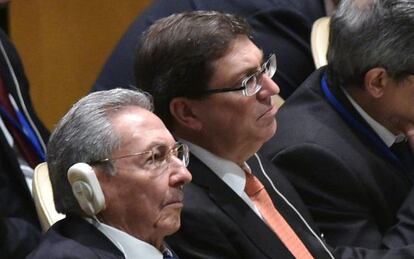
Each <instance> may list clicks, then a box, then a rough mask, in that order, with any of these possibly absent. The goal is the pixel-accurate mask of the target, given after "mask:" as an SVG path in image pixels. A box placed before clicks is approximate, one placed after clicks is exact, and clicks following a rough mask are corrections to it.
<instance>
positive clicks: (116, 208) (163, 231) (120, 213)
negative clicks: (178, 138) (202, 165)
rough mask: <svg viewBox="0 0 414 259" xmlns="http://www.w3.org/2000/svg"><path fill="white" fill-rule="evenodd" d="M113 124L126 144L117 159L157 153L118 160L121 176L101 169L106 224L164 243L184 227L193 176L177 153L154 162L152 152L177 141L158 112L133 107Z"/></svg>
mask: <svg viewBox="0 0 414 259" xmlns="http://www.w3.org/2000/svg"><path fill="white" fill-rule="evenodd" d="M113 126H114V130H115V132H116V133H117V134H118V135H119V136H121V145H120V147H119V149H117V150H115V151H114V152H113V154H112V157H113V158H116V157H122V156H126V155H130V154H134V153H142V152H145V151H148V150H153V152H154V153H143V154H141V155H136V156H129V157H125V158H122V159H116V160H114V161H113V164H114V167H115V171H116V175H114V176H108V175H106V174H104V173H100V174H98V178H99V181H100V183H101V186H102V189H103V192H104V195H105V200H106V205H107V207H106V209H105V210H104V211H103V212H102V215H101V218H102V220H103V221H104V222H105V223H106V224H108V225H111V226H113V227H115V228H118V229H121V230H123V231H125V232H127V233H129V234H130V235H133V236H135V237H137V238H139V239H141V240H144V241H146V242H148V243H151V244H153V245H154V246H156V247H157V248H160V247H161V245H162V240H163V238H164V237H165V236H166V235H170V234H172V233H174V232H176V231H177V230H178V228H179V227H180V212H181V209H182V207H183V204H182V201H183V192H182V187H183V185H184V184H186V183H188V182H189V181H190V180H191V175H190V173H189V172H188V171H187V169H186V168H185V166H184V165H183V163H182V162H181V161H180V160H179V159H178V158H177V157H175V156H171V157H170V158H169V159H168V160H167V161H166V162H165V163H164V164H162V165H161V166H158V165H157V166H156V165H155V164H154V163H153V161H154V160H152V155H155V156H158V155H159V154H160V153H159V152H162V151H163V150H168V148H170V147H172V146H173V145H174V143H175V140H174V139H173V137H172V136H171V134H170V133H169V131H168V130H167V129H166V127H165V126H164V124H163V123H162V122H161V120H160V119H159V118H158V117H156V116H155V115H154V114H153V113H151V112H149V111H146V110H144V109H141V108H139V107H130V108H127V109H126V110H124V111H121V112H120V113H119V114H117V115H115V116H114V118H113Z"/></svg>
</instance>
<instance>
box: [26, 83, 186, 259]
mask: <svg viewBox="0 0 414 259" xmlns="http://www.w3.org/2000/svg"><path fill="white" fill-rule="evenodd" d="M151 109H152V105H151V101H150V99H149V98H148V96H147V95H145V94H143V93H141V92H137V91H132V90H126V89H114V90H110V91H101V92H96V93H93V94H90V95H88V96H86V97H84V98H82V99H81V100H80V101H79V102H78V103H76V104H75V105H74V106H73V107H72V109H71V110H70V111H69V112H68V113H67V114H66V115H65V116H64V118H63V119H62V120H61V121H60V122H59V124H58V125H57V127H56V129H55V130H54V131H53V133H52V135H51V138H50V141H49V144H48V147H47V161H48V168H49V173H50V179H51V182H52V187H53V193H54V200H55V205H56V209H57V211H58V212H61V213H64V214H66V218H65V219H63V220H61V221H59V222H57V223H56V224H54V225H53V226H52V227H51V228H50V229H49V230H48V232H47V233H46V236H45V237H44V239H43V242H42V243H41V245H40V246H39V247H38V249H36V250H35V251H34V252H33V253H32V254H31V255H30V256H29V258H145V259H153V258H154V259H155V258H159V259H162V258H176V257H174V254H173V253H172V251H171V250H170V249H169V248H168V247H167V246H166V244H165V243H164V237H165V236H168V235H171V234H172V233H174V232H175V231H177V230H178V228H179V227H180V212H181V209H182V207H183V203H182V202H183V191H182V188H183V186H184V185H185V184H187V183H188V182H189V181H190V180H191V175H190V173H189V172H188V171H187V169H186V166H187V164H188V159H189V157H188V148H187V146H186V145H185V144H181V143H176V142H175V140H174V138H173V137H172V135H171V134H170V133H169V131H168V130H167V129H166V127H165V126H164V124H163V123H162V122H161V120H160V119H159V118H158V117H157V116H155V115H154V114H153V113H152V112H151Z"/></svg>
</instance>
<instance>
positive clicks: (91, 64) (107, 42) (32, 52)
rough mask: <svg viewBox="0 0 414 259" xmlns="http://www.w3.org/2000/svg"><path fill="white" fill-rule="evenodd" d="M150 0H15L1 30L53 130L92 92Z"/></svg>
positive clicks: (1, 16) (1, 13) (0, 13)
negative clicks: (21, 66) (17, 57)
mask: <svg viewBox="0 0 414 259" xmlns="http://www.w3.org/2000/svg"><path fill="white" fill-rule="evenodd" d="M150 2H151V1H150V0H122V1H112V0H87V1H85V0H71V1H64V0H30V1H27V0H12V1H11V2H10V4H9V5H8V6H7V7H5V8H3V9H1V10H0V26H1V27H2V28H3V29H4V30H5V31H7V32H8V34H9V36H10V38H11V40H12V41H13V42H14V44H15V46H16V48H17V50H18V52H19V54H20V56H21V58H22V61H23V65H24V67H25V70H26V75H27V77H28V79H29V82H30V86H31V96H32V101H33V103H34V107H35V109H36V111H37V114H38V115H39V116H40V118H41V119H42V120H43V122H44V123H45V125H46V126H47V127H48V128H49V129H52V128H53V127H54V125H55V123H56V122H57V121H58V120H59V119H60V118H61V117H62V116H63V115H64V114H65V113H66V111H67V110H68V109H69V108H70V106H71V105H72V104H73V103H74V102H75V101H76V100H78V99H79V98H80V97H81V96H83V95H85V94H86V93H88V92H89V89H90V87H91V86H92V84H93V83H94V81H95V79H96V77H97V75H98V73H99V72H100V70H101V68H102V66H103V64H104V62H105V60H106V58H107V57H108V55H109V54H110V52H111V50H112V49H113V47H114V46H115V44H116V43H117V42H118V40H119V38H120V37H121V35H122V34H123V33H124V32H125V31H126V29H127V27H128V25H129V24H130V23H131V22H132V21H133V20H134V18H135V17H136V16H137V15H138V14H139V13H141V12H142V10H143V9H144V8H145V7H146V6H147V5H149V3H150Z"/></svg>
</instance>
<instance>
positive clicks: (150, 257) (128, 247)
mask: <svg viewBox="0 0 414 259" xmlns="http://www.w3.org/2000/svg"><path fill="white" fill-rule="evenodd" d="M85 220H86V221H88V222H89V223H91V224H92V225H93V226H95V227H96V228H97V229H98V230H99V231H101V232H102V233H103V234H104V235H105V236H106V237H107V238H108V239H109V240H111V242H112V243H113V244H114V245H115V246H116V247H117V248H118V249H119V250H120V251H121V252H122V253H123V254H124V257H125V258H126V259H132V258H145V259H162V258H163V255H162V253H161V252H160V251H159V250H158V249H157V248H155V247H154V246H152V245H150V244H148V243H146V242H144V241H142V240H139V239H137V238H135V237H133V236H131V235H129V234H128V233H126V232H124V231H121V230H119V229H116V228H114V227H111V226H109V225H107V224H104V223H102V222H99V221H98V220H96V219H90V218H85ZM165 249H167V248H165ZM167 250H168V249H167Z"/></svg>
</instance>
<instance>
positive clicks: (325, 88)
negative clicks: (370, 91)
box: [321, 72, 404, 170]
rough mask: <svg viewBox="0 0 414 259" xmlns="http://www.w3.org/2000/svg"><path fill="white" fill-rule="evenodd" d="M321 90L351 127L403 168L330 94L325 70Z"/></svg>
mask: <svg viewBox="0 0 414 259" xmlns="http://www.w3.org/2000/svg"><path fill="white" fill-rule="evenodd" d="M321 87H322V91H323V93H324V94H325V97H326V100H327V101H328V102H329V103H330V104H331V105H332V106H333V108H334V109H335V110H336V111H337V112H338V113H339V115H340V116H341V117H342V118H343V119H344V120H345V121H346V122H347V123H348V124H349V125H351V126H352V127H354V128H355V129H356V130H358V131H359V132H360V133H362V134H363V135H364V136H366V137H367V138H368V139H369V140H370V141H371V142H372V143H373V144H374V145H375V146H376V147H377V149H378V150H380V151H381V153H382V154H383V155H384V156H385V157H386V158H387V159H388V160H390V161H391V162H392V163H393V164H394V165H395V166H397V167H398V168H400V169H402V170H403V168H404V167H403V164H402V163H401V161H400V159H399V158H398V157H397V156H396V155H395V154H394V153H393V152H392V151H391V150H390V149H389V147H388V146H387V145H386V144H385V143H384V141H382V140H381V139H380V137H379V136H378V135H377V134H376V133H375V132H374V131H373V130H372V129H371V128H368V127H366V126H365V125H363V124H362V123H361V122H359V121H358V120H357V119H356V118H355V117H354V116H353V115H352V114H351V113H350V112H349V111H348V110H347V109H346V108H345V107H344V106H343V105H342V104H341V102H339V100H338V99H337V98H336V97H335V96H334V95H333V94H332V92H331V91H330V90H329V87H328V82H327V80H326V72H325V73H324V75H323V76H322V79H321Z"/></svg>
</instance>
